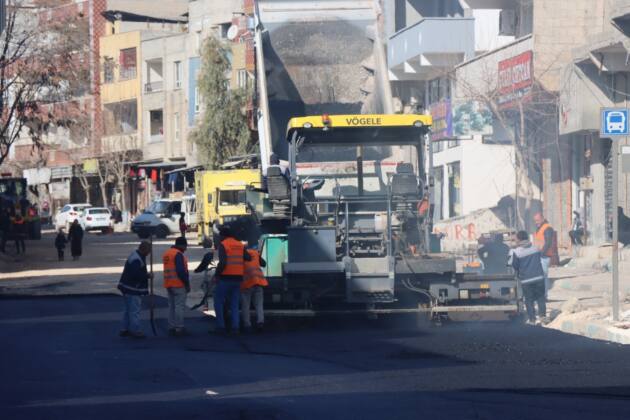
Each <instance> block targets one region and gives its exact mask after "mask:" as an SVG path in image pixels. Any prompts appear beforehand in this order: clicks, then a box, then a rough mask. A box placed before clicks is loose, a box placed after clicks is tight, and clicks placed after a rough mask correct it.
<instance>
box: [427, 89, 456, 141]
mask: <svg viewBox="0 0 630 420" xmlns="http://www.w3.org/2000/svg"><path fill="white" fill-rule="evenodd" d="M430 111H431V117H433V126H432V128H431V140H432V141H438V140H444V139H450V138H453V112H452V109H451V101H450V100H448V99H445V100H443V101H440V102H438V103H436V104H433V105H431V107H430Z"/></svg>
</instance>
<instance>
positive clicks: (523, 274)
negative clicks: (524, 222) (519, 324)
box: [508, 230, 548, 324]
mask: <svg viewBox="0 0 630 420" xmlns="http://www.w3.org/2000/svg"><path fill="white" fill-rule="evenodd" d="M516 239H517V241H518V243H517V247H516V248H515V249H513V250H512V251H511V252H510V256H509V263H508V264H509V265H511V266H512V267H513V268H514V271H515V272H516V277H517V278H518V280H519V282H520V284H521V288H522V290H523V297H524V298H525V308H526V309H527V323H528V324H539V323H546V322H547V321H548V320H547V318H546V316H547V300H546V298H545V272H544V270H543V266H542V262H541V258H542V252H541V251H540V250H539V249H538V247H536V246H534V245H533V244H532V243H531V242H530V240H529V234H528V233H527V232H525V231H523V230H522V231H520V232H518V233H517V234H516ZM534 303H536V304H537V305H538V319H537V318H536V308H535V307H534Z"/></svg>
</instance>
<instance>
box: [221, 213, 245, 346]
mask: <svg viewBox="0 0 630 420" xmlns="http://www.w3.org/2000/svg"><path fill="white" fill-rule="evenodd" d="M219 233H220V234H221V243H220V244H219V247H218V248H219V249H218V253H219V263H218V264H217V271H216V278H217V285H216V289H215V291H214V312H215V314H216V330H215V331H216V332H217V333H225V332H226V329H225V315H224V313H223V309H224V306H225V301H226V300H228V301H229V304H230V305H229V307H230V312H231V314H230V317H231V320H232V323H231V326H232V329H231V332H232V333H233V334H238V332H239V313H238V307H239V301H240V298H241V292H240V289H241V282H242V281H243V273H244V272H245V261H251V256H250V255H249V254H248V253H247V250H246V249H245V245H243V243H242V242H241V241H239V240H238V239H236V238H235V237H234V232H233V228H232V227H231V226H229V225H223V226H221V227H220V228H219Z"/></svg>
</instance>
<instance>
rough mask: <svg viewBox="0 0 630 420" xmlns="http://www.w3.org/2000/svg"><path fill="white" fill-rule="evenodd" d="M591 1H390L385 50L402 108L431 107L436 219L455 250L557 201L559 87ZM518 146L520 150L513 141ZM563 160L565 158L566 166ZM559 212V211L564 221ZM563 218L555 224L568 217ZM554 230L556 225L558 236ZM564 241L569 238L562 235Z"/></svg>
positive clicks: (526, 221) (527, 223)
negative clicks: (553, 188)
mask: <svg viewBox="0 0 630 420" xmlns="http://www.w3.org/2000/svg"><path fill="white" fill-rule="evenodd" d="M591 4H592V3H591V2H586V1H577V2H574V1H564V0H561V1H555V2H544V1H539V0H532V1H514V0H462V1H457V0H454V1H444V2H434V1H421V0H417V1H414V0H407V1H396V2H394V4H393V6H392V5H390V6H392V7H393V8H394V9H393V10H395V13H394V17H393V19H390V21H389V22H388V27H389V28H390V30H393V31H394V33H393V34H391V35H390V37H389V44H388V58H389V66H390V79H391V80H392V89H393V91H394V95H395V96H397V97H398V98H399V100H398V102H399V109H400V110H401V112H427V113H430V114H432V115H433V116H434V120H435V123H434V131H433V133H432V134H431V140H432V141H431V143H432V145H431V148H432V152H433V166H434V169H433V177H434V183H435V191H434V197H435V199H436V209H435V211H434V221H435V226H436V230H440V231H442V232H444V233H446V234H447V238H446V239H445V242H444V243H445V245H446V247H451V248H452V249H461V248H464V247H466V246H469V245H473V244H474V243H475V242H476V239H477V237H478V236H479V235H480V234H481V233H485V232H487V231H490V230H494V229H499V228H507V227H513V226H516V225H520V226H524V227H525V228H527V229H530V230H531V229H533V226H532V223H531V219H532V216H533V213H534V212H536V211H539V210H541V209H542V210H545V212H547V213H549V215H548V217H549V218H550V219H551V221H552V223H554V222H556V218H555V217H554V214H553V212H552V211H550V210H549V209H550V208H551V207H552V206H551V205H552V204H553V205H554V206H556V207H563V206H565V203H564V201H563V198H562V194H556V193H552V192H550V191H549V187H548V185H547V184H548V180H549V179H550V178H552V177H553V176H555V172H554V171H558V170H559V169H558V167H559V166H560V167H561V166H562V165H558V164H556V163H555V162H554V159H555V160H557V159H558V154H559V153H561V151H559V149H558V147H557V145H558V135H557V116H558V111H557V95H558V91H559V89H560V87H561V74H562V69H563V66H564V65H565V64H566V63H567V62H569V61H570V53H567V51H570V50H571V48H572V47H574V46H577V45H579V44H580V43H582V42H584V40H585V39H586V37H587V36H588V33H589V25H591V22H590V21H589V19H590V16H591V14H590V13H591V8H590V7H589V5H591ZM515 144H518V145H519V149H518V150H519V152H518V153H517V149H516V148H515V147H514V145H515ZM565 170H566V169H565ZM563 223H564V222H563ZM563 223H560V229H563V228H564V225H563ZM561 236H562V235H561ZM560 239H561V244H562V245H565V246H566V245H567V242H568V237H567V238H566V240H565V238H564V237H561V238H560Z"/></svg>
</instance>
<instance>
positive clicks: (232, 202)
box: [219, 190, 247, 206]
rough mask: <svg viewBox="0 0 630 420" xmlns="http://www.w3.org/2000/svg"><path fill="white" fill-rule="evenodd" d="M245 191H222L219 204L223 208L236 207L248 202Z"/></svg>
mask: <svg viewBox="0 0 630 420" xmlns="http://www.w3.org/2000/svg"><path fill="white" fill-rule="evenodd" d="M246 195H247V193H246V191H245V190H234V191H220V192H219V202H220V203H221V205H222V206H236V205H238V204H244V203H245V202H246V201H247V197H246Z"/></svg>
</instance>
